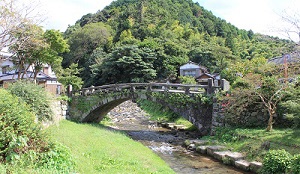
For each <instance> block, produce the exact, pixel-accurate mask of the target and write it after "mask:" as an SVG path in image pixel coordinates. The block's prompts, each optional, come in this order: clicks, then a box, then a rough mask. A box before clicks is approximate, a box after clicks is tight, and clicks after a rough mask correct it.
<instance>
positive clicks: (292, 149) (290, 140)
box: [205, 128, 300, 161]
mask: <svg viewBox="0 0 300 174" xmlns="http://www.w3.org/2000/svg"><path fill="white" fill-rule="evenodd" d="M299 135H300V130H299V129H274V130H273V131H271V132H267V131H266V130H265V129H254V128H253V129H242V128H238V129H231V130H230V133H229V132H228V131H227V132H223V133H220V136H215V137H205V138H208V139H214V140H218V142H220V143H223V144H224V145H226V146H227V147H230V148H231V149H232V150H235V151H240V152H243V153H245V154H247V157H248V159H251V160H252V159H253V160H258V161H262V159H263V157H264V155H265V154H266V152H267V150H266V149H264V148H263V144H264V143H265V142H270V150H277V149H285V150H286V151H288V152H289V153H291V154H292V155H295V154H300V136H299Z"/></svg>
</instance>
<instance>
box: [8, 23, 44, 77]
mask: <svg viewBox="0 0 300 174" xmlns="http://www.w3.org/2000/svg"><path fill="white" fill-rule="evenodd" d="M11 35H12V37H14V38H15V39H16V41H15V42H14V43H13V44H12V45H11V46H10V47H9V50H10V52H12V53H13V55H14V56H13V60H14V64H15V65H16V70H17V72H18V79H23V78H24V76H25V75H26V72H27V70H28V69H29V67H30V66H31V65H32V63H33V62H34V60H35V59H37V57H36V56H37V54H39V52H40V51H42V50H44V49H46V48H47V44H46V42H44V40H43V30H42V28H41V27H39V26H37V25H31V24H28V25H23V26H19V28H18V29H16V30H15V31H13V32H12V33H11Z"/></svg>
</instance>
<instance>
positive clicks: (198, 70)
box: [180, 61, 207, 78]
mask: <svg viewBox="0 0 300 174" xmlns="http://www.w3.org/2000/svg"><path fill="white" fill-rule="evenodd" d="M205 72H207V69H206V68H205V67H204V66H200V65H197V64H195V63H193V62H191V61H189V62H188V63H187V64H184V65H182V66H180V76H192V77H194V78H196V77H198V76H200V75H201V74H202V73H205Z"/></svg>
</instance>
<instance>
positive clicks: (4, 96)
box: [0, 89, 42, 161]
mask: <svg viewBox="0 0 300 174" xmlns="http://www.w3.org/2000/svg"><path fill="white" fill-rule="evenodd" d="M0 101H1V102H0V158H1V159H0V161H13V160H14V159H16V158H19V154H22V153H25V152H26V151H28V150H30V149H35V148H37V146H36V145H37V144H41V143H42V142H40V136H41V135H40V132H39V131H40V129H39V127H38V126H37V125H36V124H35V123H34V119H35V117H34V114H32V113H31V112H30V111H29V107H28V106H26V105H25V103H24V102H22V101H19V100H18V98H16V97H14V96H13V95H11V94H10V93H9V92H8V91H6V90H4V89H0Z"/></svg>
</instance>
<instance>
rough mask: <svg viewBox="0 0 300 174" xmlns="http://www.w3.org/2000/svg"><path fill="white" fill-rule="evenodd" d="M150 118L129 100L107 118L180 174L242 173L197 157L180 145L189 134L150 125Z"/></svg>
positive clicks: (208, 159) (116, 127) (199, 156)
mask: <svg viewBox="0 0 300 174" xmlns="http://www.w3.org/2000/svg"><path fill="white" fill-rule="evenodd" d="M145 115H147V114H146V113H144V112H143V111H142V110H141V109H140V108H139V107H138V106H137V105H136V104H135V103H132V102H130V101H126V102H124V103H122V104H121V105H119V106H118V107H116V108H115V109H114V110H112V111H111V112H110V113H109V114H108V116H109V117H110V118H111V119H112V120H113V121H114V126H113V128H115V129H118V130H123V131H126V132H127V134H128V135H129V136H130V137H132V139H134V140H136V141H139V142H141V143H143V144H144V145H145V146H147V147H149V148H150V149H152V150H153V151H154V152H155V153H156V154H158V155H159V156H160V157H161V158H162V159H163V160H164V161H165V162H166V163H167V164H169V166H170V167H171V168H172V169H173V170H174V171H175V172H176V173H178V174H198V173H201V174H224V173H227V174H241V173H245V172H242V171H239V170H236V169H235V168H233V167H230V166H225V165H223V164H221V163H219V162H218V161H216V160H214V159H211V158H209V157H206V156H203V155H200V154H196V153H194V152H191V151H188V150H186V149H185V148H184V147H182V146H181V144H182V143H183V141H184V140H185V139H186V138H188V136H189V135H190V134H186V133H184V132H176V131H175V132H174V130H173V131H171V130H168V129H164V128H153V127H152V126H149V124H152V123H151V122H149V120H148V117H147V116H145Z"/></svg>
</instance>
